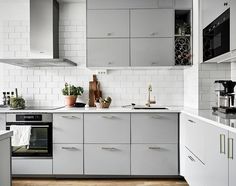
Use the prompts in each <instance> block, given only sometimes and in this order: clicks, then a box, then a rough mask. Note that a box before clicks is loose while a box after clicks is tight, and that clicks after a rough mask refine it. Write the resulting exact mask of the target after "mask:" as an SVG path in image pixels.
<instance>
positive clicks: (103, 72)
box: [96, 70, 107, 75]
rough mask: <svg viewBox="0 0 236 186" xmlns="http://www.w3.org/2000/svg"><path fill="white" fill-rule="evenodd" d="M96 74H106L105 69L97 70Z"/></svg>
mask: <svg viewBox="0 0 236 186" xmlns="http://www.w3.org/2000/svg"><path fill="white" fill-rule="evenodd" d="M96 72H97V73H96V74H97V75H107V70H97V71H96Z"/></svg>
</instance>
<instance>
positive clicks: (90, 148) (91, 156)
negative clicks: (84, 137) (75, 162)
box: [84, 144, 130, 175]
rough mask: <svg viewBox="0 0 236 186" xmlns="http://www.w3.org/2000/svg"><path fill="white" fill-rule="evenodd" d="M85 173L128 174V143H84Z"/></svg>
mask: <svg viewBox="0 0 236 186" xmlns="http://www.w3.org/2000/svg"><path fill="white" fill-rule="evenodd" d="M84 171H85V172H84V173H85V174H86V175H130V145H129V144H85V145H84Z"/></svg>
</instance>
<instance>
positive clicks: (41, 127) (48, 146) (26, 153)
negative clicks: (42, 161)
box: [6, 122, 52, 157]
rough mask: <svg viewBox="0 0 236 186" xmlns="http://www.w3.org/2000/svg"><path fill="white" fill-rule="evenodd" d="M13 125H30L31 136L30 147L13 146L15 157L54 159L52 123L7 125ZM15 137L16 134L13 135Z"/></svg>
mask: <svg viewBox="0 0 236 186" xmlns="http://www.w3.org/2000/svg"><path fill="white" fill-rule="evenodd" d="M11 125H30V126H31V136H30V144H29V146H19V147H14V146H12V156H13V157H52V123H22V122H21V123H15V122H14V123H7V127H6V129H7V130H10V126H11ZM13 135H14V134H13Z"/></svg>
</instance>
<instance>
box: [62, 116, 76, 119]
mask: <svg viewBox="0 0 236 186" xmlns="http://www.w3.org/2000/svg"><path fill="white" fill-rule="evenodd" d="M62 117H63V118H65V119H80V117H77V116H62Z"/></svg>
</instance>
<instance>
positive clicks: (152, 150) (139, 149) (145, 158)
mask: <svg viewBox="0 0 236 186" xmlns="http://www.w3.org/2000/svg"><path fill="white" fill-rule="evenodd" d="M131 175H178V145H177V144H132V145H131Z"/></svg>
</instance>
